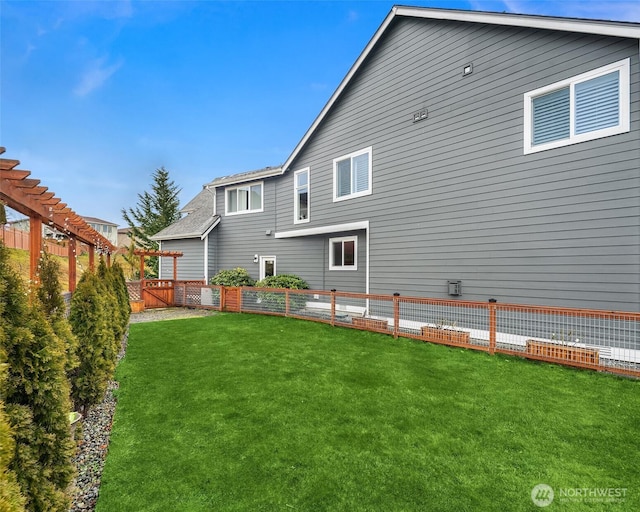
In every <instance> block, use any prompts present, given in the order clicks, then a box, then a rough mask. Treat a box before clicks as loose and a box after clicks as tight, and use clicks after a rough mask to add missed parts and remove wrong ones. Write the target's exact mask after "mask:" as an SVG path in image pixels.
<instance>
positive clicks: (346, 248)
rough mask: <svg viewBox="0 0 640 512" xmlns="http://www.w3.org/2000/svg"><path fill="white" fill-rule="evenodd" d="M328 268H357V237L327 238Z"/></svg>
mask: <svg viewBox="0 0 640 512" xmlns="http://www.w3.org/2000/svg"><path fill="white" fill-rule="evenodd" d="M329 270H358V237H357V236H348V237H344V238H330V239H329Z"/></svg>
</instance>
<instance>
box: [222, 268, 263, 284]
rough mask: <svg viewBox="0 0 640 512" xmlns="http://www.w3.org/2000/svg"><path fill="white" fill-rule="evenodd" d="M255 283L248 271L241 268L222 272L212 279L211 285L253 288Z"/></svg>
mask: <svg viewBox="0 0 640 512" xmlns="http://www.w3.org/2000/svg"><path fill="white" fill-rule="evenodd" d="M255 282H256V281H255V279H253V278H252V277H251V276H250V275H249V272H248V271H247V269H245V268H241V267H238V268H234V269H231V270H221V271H220V272H218V273H217V274H216V275H215V276H213V277H212V278H211V284H215V285H219V286H253V285H254V284H255Z"/></svg>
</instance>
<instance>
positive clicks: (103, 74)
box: [73, 58, 123, 96]
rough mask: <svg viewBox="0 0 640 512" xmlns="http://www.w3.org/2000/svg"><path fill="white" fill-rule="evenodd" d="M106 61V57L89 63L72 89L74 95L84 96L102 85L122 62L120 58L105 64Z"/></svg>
mask: <svg viewBox="0 0 640 512" xmlns="http://www.w3.org/2000/svg"><path fill="white" fill-rule="evenodd" d="M106 61H107V59H106V58H100V59H96V60H94V61H93V62H91V63H90V65H89V66H88V68H87V70H86V71H85V72H84V74H83V75H82V77H81V78H80V83H79V84H78V85H77V86H76V88H75V89H74V90H73V93H74V94H75V95H76V96H86V95H87V94H89V93H90V92H92V91H94V90H96V89H99V88H100V87H102V86H103V85H104V83H105V82H106V81H107V80H108V79H109V78H110V77H111V76H112V75H113V74H114V73H115V72H116V71H118V69H120V67H121V66H122V64H123V61H122V59H120V60H119V61H118V62H116V63H115V64H111V65H107V62H106Z"/></svg>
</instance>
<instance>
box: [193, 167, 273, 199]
mask: <svg viewBox="0 0 640 512" xmlns="http://www.w3.org/2000/svg"><path fill="white" fill-rule="evenodd" d="M280 174H282V167H264V168H263V169H258V170H256V171H247V172H241V173H238V174H232V175H230V176H223V177H222V178H216V179H215V180H213V181H212V182H210V183H207V184H206V185H205V188H206V187H210V188H215V187H221V186H222V185H233V184H235V183H244V182H247V181H254V180H259V179H260V178H269V177H271V176H278V175H280ZM189 204H190V203H189ZM188 206H189V205H187V206H185V209H186V208H187V207H188Z"/></svg>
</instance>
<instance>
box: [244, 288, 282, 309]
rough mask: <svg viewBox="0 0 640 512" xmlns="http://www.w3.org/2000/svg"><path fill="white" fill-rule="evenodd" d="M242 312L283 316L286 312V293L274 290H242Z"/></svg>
mask: <svg viewBox="0 0 640 512" xmlns="http://www.w3.org/2000/svg"><path fill="white" fill-rule="evenodd" d="M241 293H242V311H243V312H246V313H249V312H251V313H263V314H270V315H285V313H286V311H287V297H286V294H287V292H286V291H285V290H282V289H275V288H246V287H245V288H242V292H241Z"/></svg>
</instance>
